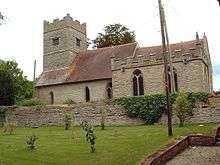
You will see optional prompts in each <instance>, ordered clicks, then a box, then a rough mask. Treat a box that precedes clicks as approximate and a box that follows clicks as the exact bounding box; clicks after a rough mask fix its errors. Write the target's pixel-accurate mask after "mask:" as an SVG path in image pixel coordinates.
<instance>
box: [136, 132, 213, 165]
mask: <svg viewBox="0 0 220 165" xmlns="http://www.w3.org/2000/svg"><path fill="white" fill-rule="evenodd" d="M170 145H171V146H170ZM214 145H215V141H214V137H212V136H205V135H190V136H187V137H185V138H183V139H182V140H180V141H177V142H176V143H175V144H173V143H171V144H169V145H167V146H168V147H166V148H164V149H163V150H161V151H158V152H156V153H154V154H152V155H150V156H148V157H146V158H145V159H143V160H142V161H141V162H140V165H162V164H165V163H166V162H167V161H168V160H170V159H172V158H173V157H175V156H176V155H177V154H179V153H181V152H182V151H183V150H185V149H186V148H188V147H189V146H214Z"/></svg>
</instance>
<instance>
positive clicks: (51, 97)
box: [50, 91, 54, 104]
mask: <svg viewBox="0 0 220 165" xmlns="http://www.w3.org/2000/svg"><path fill="white" fill-rule="evenodd" d="M50 104H54V94H53V92H52V91H51V92H50Z"/></svg>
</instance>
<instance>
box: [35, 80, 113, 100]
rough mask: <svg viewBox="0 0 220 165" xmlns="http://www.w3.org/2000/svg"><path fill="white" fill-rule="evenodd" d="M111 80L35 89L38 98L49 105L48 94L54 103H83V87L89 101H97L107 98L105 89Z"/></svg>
mask: <svg viewBox="0 0 220 165" xmlns="http://www.w3.org/2000/svg"><path fill="white" fill-rule="evenodd" d="M110 81H111V80H100V81H91V82H83V83H74V84H66V85H65V84H63V85H55V86H45V87H39V88H38V89H37V95H38V98H40V99H41V100H43V101H44V102H46V103H48V104H50V103H51V101H50V100H51V98H50V92H51V91H52V92H53V93H54V103H55V104H63V102H64V101H65V100H66V99H67V98H69V99H71V100H73V101H75V102H85V87H86V86H87V87H88V88H89V90H90V100H91V101H99V100H104V99H106V98H107V95H106V87H107V84H108V82H110Z"/></svg>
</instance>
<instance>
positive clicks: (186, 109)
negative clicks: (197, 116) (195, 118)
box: [173, 93, 193, 127]
mask: <svg viewBox="0 0 220 165" xmlns="http://www.w3.org/2000/svg"><path fill="white" fill-rule="evenodd" d="M188 97H189V96H188V94H187V93H179V94H178V96H177V98H176V100H175V103H174V106H173V108H174V112H175V114H176V116H177V117H178V118H179V121H180V123H179V126H180V127H182V126H183V125H184V122H185V120H186V118H187V117H189V116H191V115H193V108H192V107H191V103H190V101H189V99H188Z"/></svg>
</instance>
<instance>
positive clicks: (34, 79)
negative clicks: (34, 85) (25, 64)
mask: <svg viewBox="0 0 220 165" xmlns="http://www.w3.org/2000/svg"><path fill="white" fill-rule="evenodd" d="M35 79H36V60H34V77H33V82H34V81H35Z"/></svg>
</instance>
